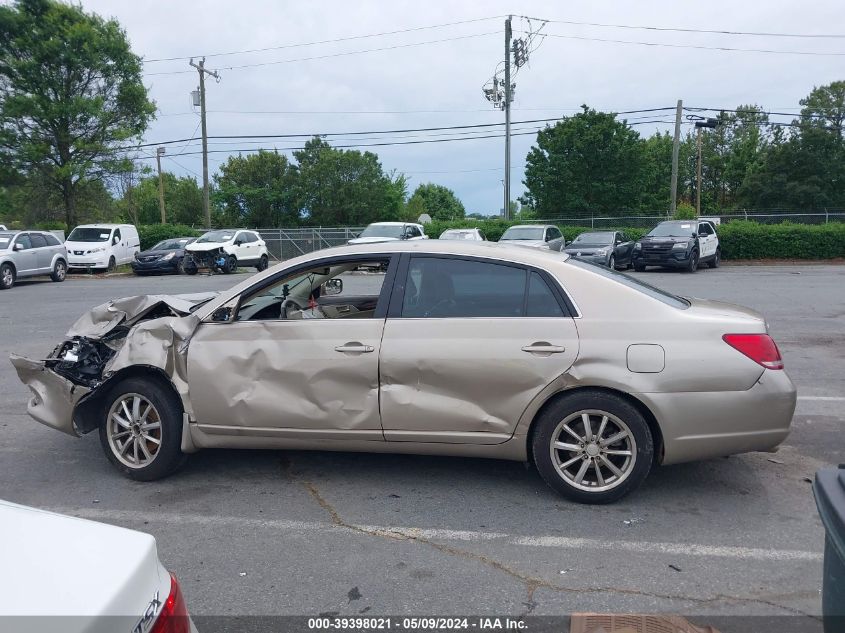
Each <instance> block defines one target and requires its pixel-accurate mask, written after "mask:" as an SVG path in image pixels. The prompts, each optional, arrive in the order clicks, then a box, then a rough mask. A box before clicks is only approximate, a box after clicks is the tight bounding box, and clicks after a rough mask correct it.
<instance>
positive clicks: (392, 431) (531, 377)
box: [380, 256, 578, 444]
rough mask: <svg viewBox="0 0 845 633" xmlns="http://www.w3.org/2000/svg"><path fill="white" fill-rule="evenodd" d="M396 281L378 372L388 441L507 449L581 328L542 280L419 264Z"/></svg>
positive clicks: (462, 265)
mask: <svg viewBox="0 0 845 633" xmlns="http://www.w3.org/2000/svg"><path fill="white" fill-rule="evenodd" d="M397 279H400V280H401V279H404V283H402V282H399V283H397V288H399V292H400V293H401V294H402V295H403V296H402V297H401V299H400V298H398V297H396V296H394V298H393V299H391V305H390V314H389V315H388V319H387V323H386V326H385V331H384V339H383V342H382V350H381V368H380V371H381V414H382V424H383V426H384V435H385V439H387V440H388V441H415V442H450V443H474V444H497V443H501V442H504V441H506V440H507V439H508V438H510V437H511V436H512V435H513V432H514V429H515V427H516V424H517V422H518V421H519V418H520V416H521V415H522V413H523V412H524V411H525V409H526V408H527V407H528V405H529V404H530V403H531V401H532V400H533V399H534V398H535V397H537V395H539V393H540V392H541V391H542V390H543V389H544V388H545V387H546V386H547V385H549V384H550V383H552V382H553V381H554V380H556V379H557V378H559V377H560V376H561V375H563V374H565V373H566V372H567V370H568V369H569V368H570V367H571V366H572V363H573V362H574V360H575V358H576V357H577V354H578V333H577V330H576V328H575V324H574V321H573V319H572V318H571V317H570V315H569V314H568V312H567V310H566V306H565V302H563V301H562V299H561V296H560V295H559V294H557V291H555V290H554V289H553V288H552V286H550V284H552V283H553V282H552V280H551V279H549V278H548V277H547V276H545V274H543V273H540V272H538V271H534V270H530V269H528V268H526V267H522V266H517V265H513V264H508V263H506V262H502V261H496V260H487V261H485V260H478V259H476V258H464V257H448V258H447V257H430V256H414V257H411V258H410V259H409V261H408V264H405V265H402V266H400V268H399V271H398V272H397ZM394 294H395V295H396V294H397V293H394ZM396 302H398V303H399V304H400V305H398V306H397V305H395V303H396Z"/></svg>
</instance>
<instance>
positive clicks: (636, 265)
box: [633, 262, 645, 273]
mask: <svg viewBox="0 0 845 633" xmlns="http://www.w3.org/2000/svg"><path fill="white" fill-rule="evenodd" d="M633 266H634V270H635V271H637V272H638V273H641V272H644V271H645V265H644V264H640V263H637V262H634V263H633Z"/></svg>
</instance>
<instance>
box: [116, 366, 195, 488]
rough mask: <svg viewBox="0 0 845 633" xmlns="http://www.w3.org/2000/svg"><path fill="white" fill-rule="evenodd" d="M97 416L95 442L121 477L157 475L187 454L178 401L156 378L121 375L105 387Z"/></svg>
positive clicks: (168, 470) (163, 474)
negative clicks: (122, 378)
mask: <svg viewBox="0 0 845 633" xmlns="http://www.w3.org/2000/svg"><path fill="white" fill-rule="evenodd" d="M136 402H137V403H138V406H137V408H136V406H135V403H136ZM100 415H101V419H100V444H101V445H102V447H103V451H105V453H106V457H107V458H108V460H109V461H110V462H111V463H112V465H114V467H115V468H117V469H118V470H119V471H120V472H121V473H122V474H123V475H124V476H126V477H128V478H130V479H134V480H136V481H153V480H155V479H161V478H162V477H166V476H167V475H170V474H171V473H173V472H174V471H176V470H177V469H178V468H179V467H180V466H181V465H182V464H183V463H184V462H185V460H186V459H187V455H185V454H184V453H183V452H182V448H181V444H182V403H181V402H180V401H179V398H178V397H177V396H176V394H174V393H173V392H172V391H170V390H169V389H167V388H166V387H164V386H162V385H161V384H160V383H158V382H155V381H151V380H144V379H141V378H128V379H126V380H122V381H121V382H119V383H118V384H116V385H114V386H113V387H112V388H111V389H110V390H109V393H108V395H107V396H106V397H105V398H104V402H103V408H102V409H101V413H100Z"/></svg>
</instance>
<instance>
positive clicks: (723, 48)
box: [543, 33, 845, 57]
mask: <svg viewBox="0 0 845 633" xmlns="http://www.w3.org/2000/svg"><path fill="white" fill-rule="evenodd" d="M543 37H555V38H559V39H565V40H580V41H585V42H604V43H609V44H633V45H637V46H656V47H663V48H692V49H697V50H707V51H737V52H741V53H772V54H777V55H810V56H814V57H845V53H837V52H829V53H825V52H817V51H787V50H779V49H768V48H735V47H731V46H704V45H699V44H666V43H662V42H642V41H636V40H615V39H609V38H602V37H586V36H582V35H562V34H560V33H544V34H543Z"/></svg>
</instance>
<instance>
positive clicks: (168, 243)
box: [150, 238, 193, 251]
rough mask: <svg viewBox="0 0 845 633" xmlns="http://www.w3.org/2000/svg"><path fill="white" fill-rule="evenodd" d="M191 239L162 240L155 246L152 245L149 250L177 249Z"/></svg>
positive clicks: (188, 242) (183, 246)
mask: <svg viewBox="0 0 845 633" xmlns="http://www.w3.org/2000/svg"><path fill="white" fill-rule="evenodd" d="M192 241H193V240H191V239H188V238H183V239H180V240H162V241H161V242H159V243H158V244H156V245H155V246H153V247H152V248H151V249H150V250H151V251H178V250H179V249H180V248H185V245H186V244H190V243H191V242H192Z"/></svg>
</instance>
